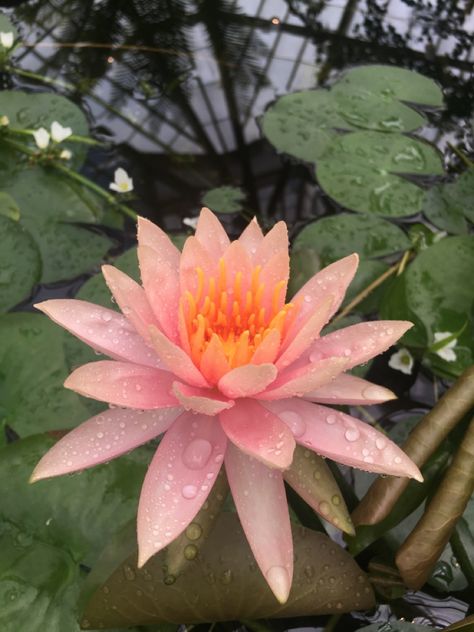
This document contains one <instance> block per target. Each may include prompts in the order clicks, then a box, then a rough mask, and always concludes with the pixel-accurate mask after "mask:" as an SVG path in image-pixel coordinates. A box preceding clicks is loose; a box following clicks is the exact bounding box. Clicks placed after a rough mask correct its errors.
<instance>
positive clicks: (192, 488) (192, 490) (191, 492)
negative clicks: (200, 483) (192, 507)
mask: <svg viewBox="0 0 474 632" xmlns="http://www.w3.org/2000/svg"><path fill="white" fill-rule="evenodd" d="M197 492H198V489H197V487H196V485H185V486H184V487H183V489H182V490H181V494H182V495H183V498H187V499H191V498H195V497H196V494H197Z"/></svg>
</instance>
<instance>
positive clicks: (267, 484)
mask: <svg viewBox="0 0 474 632" xmlns="http://www.w3.org/2000/svg"><path fill="white" fill-rule="evenodd" d="M225 469H226V472H227V478H228V479H229V485H230V489H231V491H232V497H233V499H234V502H235V506H236V508H237V513H238V514H239V519H240V522H241V524H242V527H243V530H244V532H245V535H246V537H247V540H248V542H249V545H250V548H251V549H252V553H253V554H254V557H255V560H256V561H257V564H258V566H259V568H260V570H261V571H262V574H263V576H264V577H265V579H266V581H267V582H268V585H269V586H270V588H271V590H272V591H273V593H274V595H275V597H276V598H277V599H278V601H279V602H280V603H285V601H286V600H287V599H288V595H289V592H290V588H291V582H292V579H293V540H292V536H291V525H290V518H289V515H288V505H287V501H286V495H285V487H284V484H283V478H282V475H281V473H280V472H277V471H275V470H272V469H270V468H268V467H266V466H265V465H263V464H262V463H260V462H259V461H257V460H256V459H252V458H251V457H249V456H247V455H245V454H243V453H242V452H240V450H238V448H236V447H234V446H233V445H229V446H228V449H227V454H226V456H225Z"/></svg>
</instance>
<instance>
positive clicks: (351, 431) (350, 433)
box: [344, 428, 360, 441]
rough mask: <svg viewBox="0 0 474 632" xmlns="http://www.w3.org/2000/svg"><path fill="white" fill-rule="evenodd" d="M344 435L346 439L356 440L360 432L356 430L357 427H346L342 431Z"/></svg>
mask: <svg viewBox="0 0 474 632" xmlns="http://www.w3.org/2000/svg"><path fill="white" fill-rule="evenodd" d="M344 437H345V438H346V440H347V441H357V439H358V438H359V437H360V432H359V431H358V430H357V428H348V429H347V430H346V432H345V433H344Z"/></svg>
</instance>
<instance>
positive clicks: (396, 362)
mask: <svg viewBox="0 0 474 632" xmlns="http://www.w3.org/2000/svg"><path fill="white" fill-rule="evenodd" d="M413 364H414V360H413V356H412V355H411V353H410V352H409V351H408V349H405V348H404V347H402V348H401V349H399V350H398V351H397V352H396V353H394V354H392V355H391V356H390V359H389V361H388V366H389V367H391V368H392V369H395V371H401V372H402V373H405V374H406V375H411V374H412V372H413Z"/></svg>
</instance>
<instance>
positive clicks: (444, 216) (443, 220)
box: [422, 184, 467, 235]
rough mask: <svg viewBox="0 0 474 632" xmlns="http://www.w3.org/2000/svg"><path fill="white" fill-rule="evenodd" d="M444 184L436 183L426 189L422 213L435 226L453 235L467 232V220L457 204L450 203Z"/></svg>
mask: <svg viewBox="0 0 474 632" xmlns="http://www.w3.org/2000/svg"><path fill="white" fill-rule="evenodd" d="M445 190H446V185H442V184H438V185H436V186H434V187H433V188H431V189H430V190H429V191H427V193H426V196H425V199H424V202H423V208H422V211H423V214H424V215H425V217H426V219H428V220H429V221H430V222H431V223H432V224H433V225H434V226H436V228H439V229H440V230H445V231H447V232H448V233H453V234H454V235H463V234H464V233H467V222H466V220H465V219H464V216H463V213H462V210H461V209H460V208H459V206H458V205H456V204H452V203H451V200H450V198H449V196H448V195H446V194H445Z"/></svg>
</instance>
